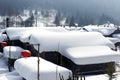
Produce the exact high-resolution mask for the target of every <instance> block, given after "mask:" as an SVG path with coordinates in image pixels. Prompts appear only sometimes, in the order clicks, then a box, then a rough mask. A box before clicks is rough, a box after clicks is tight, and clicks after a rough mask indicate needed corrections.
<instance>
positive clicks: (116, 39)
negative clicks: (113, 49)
mask: <svg viewBox="0 0 120 80" xmlns="http://www.w3.org/2000/svg"><path fill="white" fill-rule="evenodd" d="M106 38H107V39H108V40H110V41H111V42H113V43H114V44H115V43H117V42H120V39H119V38H112V37H106Z"/></svg>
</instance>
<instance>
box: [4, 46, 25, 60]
mask: <svg viewBox="0 0 120 80" xmlns="http://www.w3.org/2000/svg"><path fill="white" fill-rule="evenodd" d="M23 50H24V49H22V48H21V47H18V46H6V47H4V48H3V54H4V57H6V58H12V59H18V58H20V57H21V52H22V51H23Z"/></svg>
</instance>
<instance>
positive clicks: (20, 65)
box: [14, 57, 72, 80]
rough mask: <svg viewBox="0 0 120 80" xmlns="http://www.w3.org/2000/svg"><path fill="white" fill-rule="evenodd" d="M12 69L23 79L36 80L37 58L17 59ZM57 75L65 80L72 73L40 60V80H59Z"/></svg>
mask: <svg viewBox="0 0 120 80" xmlns="http://www.w3.org/2000/svg"><path fill="white" fill-rule="evenodd" d="M28 64H29V65H28ZM14 67H15V69H16V71H17V72H18V73H19V74H20V76H23V77H24V78H25V79H27V80H37V57H30V58H27V59H24V58H21V59H18V60H17V61H15V65H14ZM59 74H60V75H61V76H63V78H64V80H67V79H68V77H69V76H70V75H71V74H72V73H71V71H70V70H68V69H66V68H64V67H61V66H58V65H56V64H53V63H51V62H49V61H46V60H44V59H42V58H40V80H60V79H59ZM56 78H57V79H56Z"/></svg>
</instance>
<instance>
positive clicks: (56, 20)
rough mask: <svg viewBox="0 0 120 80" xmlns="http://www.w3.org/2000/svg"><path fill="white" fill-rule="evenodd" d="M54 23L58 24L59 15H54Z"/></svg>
mask: <svg viewBox="0 0 120 80" xmlns="http://www.w3.org/2000/svg"><path fill="white" fill-rule="evenodd" d="M54 24H56V26H60V17H59V16H58V15H56V17H55V20H54Z"/></svg>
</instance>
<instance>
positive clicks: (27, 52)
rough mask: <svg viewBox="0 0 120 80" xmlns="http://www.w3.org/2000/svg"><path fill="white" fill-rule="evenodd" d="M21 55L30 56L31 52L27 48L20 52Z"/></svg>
mask: <svg viewBox="0 0 120 80" xmlns="http://www.w3.org/2000/svg"><path fill="white" fill-rule="evenodd" d="M21 55H22V56H23V57H30V56H31V52H30V51H29V50H24V51H22V52H21Z"/></svg>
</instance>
